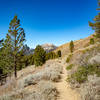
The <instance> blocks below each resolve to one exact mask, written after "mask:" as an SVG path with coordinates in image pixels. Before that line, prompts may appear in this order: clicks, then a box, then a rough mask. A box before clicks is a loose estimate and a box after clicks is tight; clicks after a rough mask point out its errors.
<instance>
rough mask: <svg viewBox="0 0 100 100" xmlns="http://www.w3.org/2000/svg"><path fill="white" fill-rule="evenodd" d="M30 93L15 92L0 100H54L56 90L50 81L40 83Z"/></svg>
mask: <svg viewBox="0 0 100 100" xmlns="http://www.w3.org/2000/svg"><path fill="white" fill-rule="evenodd" d="M37 86H38V87H37V89H36V90H33V91H32V92H28V91H23V89H22V90H20V91H15V92H13V93H10V94H9V95H4V96H2V97H0V100H56V97H57V94H58V92H57V90H56V88H55V86H54V85H53V83H52V82H51V81H40V82H39V83H38V84H37Z"/></svg>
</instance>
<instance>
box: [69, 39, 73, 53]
mask: <svg viewBox="0 0 100 100" xmlns="http://www.w3.org/2000/svg"><path fill="white" fill-rule="evenodd" d="M69 48H70V52H71V53H72V52H73V50H74V43H73V41H71V42H70V46H69Z"/></svg>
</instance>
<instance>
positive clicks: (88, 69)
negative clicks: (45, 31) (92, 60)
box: [68, 65, 100, 83]
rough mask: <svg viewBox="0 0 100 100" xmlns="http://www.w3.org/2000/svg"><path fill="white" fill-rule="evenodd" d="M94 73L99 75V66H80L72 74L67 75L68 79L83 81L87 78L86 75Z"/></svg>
mask: <svg viewBox="0 0 100 100" xmlns="http://www.w3.org/2000/svg"><path fill="white" fill-rule="evenodd" d="M94 74H96V75H97V76H99V77H100V67H98V65H88V66H81V67H79V68H78V70H77V71H76V72H75V73H74V74H71V76H69V77H68V81H72V80H74V81H76V82H78V83H83V82H85V81H86V80H87V79H88V75H94Z"/></svg>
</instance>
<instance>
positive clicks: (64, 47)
mask: <svg viewBox="0 0 100 100" xmlns="http://www.w3.org/2000/svg"><path fill="white" fill-rule="evenodd" d="M92 37H93V35H91V36H89V37H87V38H84V39H80V40H76V41H74V45H75V48H74V50H75V51H76V50H78V49H82V48H84V47H87V46H88V45H89V42H90V38H92ZM58 50H61V52H62V55H63V56H64V55H67V54H68V53H70V50H69V43H65V44H63V45H61V46H59V47H58V48H57V49H56V50H55V52H57V51H58Z"/></svg>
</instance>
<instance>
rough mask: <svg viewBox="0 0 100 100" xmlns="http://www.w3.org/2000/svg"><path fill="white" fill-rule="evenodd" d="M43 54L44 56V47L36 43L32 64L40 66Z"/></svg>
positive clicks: (43, 58)
mask: <svg viewBox="0 0 100 100" xmlns="http://www.w3.org/2000/svg"><path fill="white" fill-rule="evenodd" d="M45 56H46V52H45V51H44V49H43V48H42V47H41V46H40V45H38V46H37V47H36V48H35V51H34V64H35V65H36V66H41V65H43V64H44V63H45V60H46V59H45Z"/></svg>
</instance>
